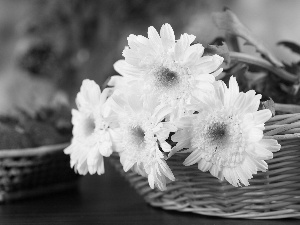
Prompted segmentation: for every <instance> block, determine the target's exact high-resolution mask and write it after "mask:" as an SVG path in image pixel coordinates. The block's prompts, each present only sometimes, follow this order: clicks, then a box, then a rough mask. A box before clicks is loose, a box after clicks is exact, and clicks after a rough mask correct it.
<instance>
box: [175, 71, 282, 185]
mask: <svg viewBox="0 0 300 225" xmlns="http://www.w3.org/2000/svg"><path fill="white" fill-rule="evenodd" d="M215 87H216V88H215V89H216V91H215V96H214V97H208V96H207V97H206V98H205V99H204V100H203V105H202V106H201V107H200V106H199V108H198V111H199V113H198V114H194V115H191V116H190V117H189V118H185V121H183V122H182V127H183V129H182V130H181V131H179V132H178V133H176V134H175V135H174V136H173V139H172V140H173V141H176V142H178V144H177V146H175V148H174V149H173V151H178V150H180V149H182V148H189V151H191V154H190V155H189V156H188V157H187V158H186V159H185V161H184V165H186V166H190V165H193V164H195V163H198V168H199V170H201V171H204V172H205V171H208V170H209V171H210V173H211V174H212V175H213V176H215V177H218V178H219V179H224V178H225V179H226V180H227V181H228V182H229V183H230V184H232V185H233V186H236V187H237V186H240V183H242V184H244V185H246V186H247V185H249V182H248V180H249V179H250V178H252V174H256V173H257V171H266V170H267V168H268V165H267V163H266V162H265V161H264V160H268V159H271V158H273V153H272V152H276V151H279V149H280V145H279V144H278V143H277V141H276V140H273V139H262V138H263V130H264V123H265V122H266V121H267V120H269V119H270V118H271V112H270V110H269V109H264V110H260V111H257V110H258V107H259V103H260V98H261V95H255V91H253V90H251V91H248V92H247V93H242V92H239V87H238V84H237V82H236V79H235V78H233V77H231V78H230V81H229V88H227V87H226V85H225V84H224V82H222V81H218V82H216V86H215ZM173 153H174V152H173Z"/></svg>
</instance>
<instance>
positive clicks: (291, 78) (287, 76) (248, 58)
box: [229, 52, 298, 83]
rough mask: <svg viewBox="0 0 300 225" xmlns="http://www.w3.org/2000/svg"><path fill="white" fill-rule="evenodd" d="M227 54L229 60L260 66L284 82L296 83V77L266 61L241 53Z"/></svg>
mask: <svg viewBox="0 0 300 225" xmlns="http://www.w3.org/2000/svg"><path fill="white" fill-rule="evenodd" d="M229 54H230V58H231V59H232V60H236V61H239V62H244V63H247V64H251V65H256V66H260V67H262V68H264V69H266V70H269V71H270V72H272V73H274V74H276V75H277V76H279V77H280V78H282V79H284V80H286V81H289V82H292V83H296V82H298V77H297V76H296V75H294V74H291V73H289V72H287V71H285V70H283V69H281V68H278V67H275V66H273V65H272V64H271V63H269V62H268V61H266V60H264V59H261V58H257V57H255V56H252V55H248V54H245V53H241V52H230V53H229Z"/></svg>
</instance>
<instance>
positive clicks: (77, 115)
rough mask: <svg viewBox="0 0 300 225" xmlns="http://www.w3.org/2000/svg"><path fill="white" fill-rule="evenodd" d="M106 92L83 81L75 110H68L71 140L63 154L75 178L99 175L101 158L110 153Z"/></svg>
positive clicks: (101, 168) (110, 143)
mask: <svg viewBox="0 0 300 225" xmlns="http://www.w3.org/2000/svg"><path fill="white" fill-rule="evenodd" d="M109 91H110V90H109V89H104V91H103V92H102V93H101V90H100V88H99V86H98V85H97V84H96V83H95V82H94V81H91V80H84V81H83V82H82V86H81V88H80V92H79V93H78V94H77V97H76V105H77V108H78V110H76V109H73V110H72V123H73V139H72V142H71V145H70V146H69V147H67V148H66V149H65V150H64V152H65V153H66V154H69V155H70V158H71V167H74V169H75V170H76V171H78V173H79V174H83V175H85V174H87V173H88V172H89V173H90V174H94V173H96V172H97V174H99V175H100V174H103V173H104V162H103V156H105V157H108V156H110V154H111V153H112V141H111V132H112V130H111V129H110V128H109V126H110V120H109V117H108V111H109V110H108V108H107V107H106V104H105V102H106V99H107V95H108V93H109Z"/></svg>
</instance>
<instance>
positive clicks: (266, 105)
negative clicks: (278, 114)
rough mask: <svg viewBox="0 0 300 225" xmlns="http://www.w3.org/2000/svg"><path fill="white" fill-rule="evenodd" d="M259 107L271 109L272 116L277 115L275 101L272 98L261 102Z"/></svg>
mask: <svg viewBox="0 0 300 225" xmlns="http://www.w3.org/2000/svg"><path fill="white" fill-rule="evenodd" d="M259 109H260V110H262V109H269V110H270V111H271V113H272V116H275V102H274V101H273V99H271V98H270V99H269V100H267V101H264V102H261V103H260V106H259Z"/></svg>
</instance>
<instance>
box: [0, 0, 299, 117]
mask: <svg viewBox="0 0 300 225" xmlns="http://www.w3.org/2000/svg"><path fill="white" fill-rule="evenodd" d="M225 6H226V7H229V8H230V9H231V10H232V11H233V12H234V13H235V14H236V15H237V16H238V17H239V19H240V20H241V21H242V22H243V23H244V24H245V25H246V26H247V27H248V28H249V29H250V30H251V31H252V33H253V34H254V35H255V36H256V37H258V38H259V39H260V40H262V42H263V43H264V44H265V45H266V46H267V47H268V48H269V49H270V50H271V52H273V53H274V54H275V55H276V56H277V57H278V58H279V59H281V60H283V61H285V62H292V61H295V60H299V59H298V58H297V57H298V56H296V55H293V54H292V53H291V52H290V51H289V50H286V49H284V48H282V47H279V46H278V45H277V43H278V42H279V41H282V40H288V41H293V42H295V43H300V29H299V24H300V23H299V22H300V13H299V12H300V1H298V0H285V1H280V0H251V1H249V0H213V1H212V0H198V1H196V0H189V1H180V0H165V1H161V0H153V1H148V0H126V1H125V0H101V1H98V0H64V1H61V0H51V1H50V0H48V1H45V0H0V114H10V113H13V112H14V110H15V109H16V108H18V109H20V108H21V109H22V110H25V111H28V112H29V113H34V112H35V111H36V110H38V108H40V107H42V106H45V105H48V104H55V101H57V99H59V101H70V102H71V105H73V104H74V98H75V96H76V93H77V92H78V91H79V88H80V85H81V81H82V80H83V79H85V78H89V79H93V80H95V81H96V82H97V83H98V84H99V85H101V84H103V83H104V81H105V80H106V79H107V78H108V77H109V76H111V75H114V74H115V72H114V70H113V63H114V62H115V61H116V60H118V59H121V58H123V57H122V55H121V54H122V50H123V49H124V47H125V45H127V39H126V38H127V36H128V35H129V34H140V35H144V36H147V28H148V27H149V26H151V25H152V26H154V27H155V28H156V29H158V30H159V29H160V27H161V25H162V24H164V23H170V24H171V26H172V27H173V29H174V30H175V34H176V37H177V38H178V37H179V35H180V34H181V33H184V32H187V33H189V34H194V35H196V36H197V41H199V42H200V43H202V44H203V45H204V46H205V45H207V44H209V43H210V42H211V41H213V40H214V39H215V38H216V37H219V36H222V35H223V33H222V32H221V31H219V30H218V29H217V28H216V26H215V24H214V23H213V21H212V18H211V13H212V12H218V11H222V10H223V8H224V7H225ZM245 50H246V51H249V52H251V51H253V49H251V48H245ZM53 102H54V103H53Z"/></svg>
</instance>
